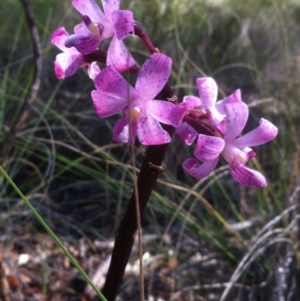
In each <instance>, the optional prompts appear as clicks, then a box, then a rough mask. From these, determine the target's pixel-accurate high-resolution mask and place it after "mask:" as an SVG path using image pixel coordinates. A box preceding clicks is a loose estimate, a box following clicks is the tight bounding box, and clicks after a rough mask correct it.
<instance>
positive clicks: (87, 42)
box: [65, 32, 100, 54]
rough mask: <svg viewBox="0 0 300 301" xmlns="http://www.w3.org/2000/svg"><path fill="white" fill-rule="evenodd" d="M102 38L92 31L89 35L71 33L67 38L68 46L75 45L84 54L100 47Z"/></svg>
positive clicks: (66, 43) (66, 44)
mask: <svg viewBox="0 0 300 301" xmlns="http://www.w3.org/2000/svg"><path fill="white" fill-rule="evenodd" d="M99 42H100V39H99V38H98V37H96V36H95V35H94V34H93V33H92V32H90V33H89V34H88V35H85V36H84V35H76V34H74V35H71V36H69V38H68V39H66V42H65V46H66V47H75V48H76V49H77V50H78V51H79V52H80V53H82V54H89V53H91V52H92V51H94V50H96V49H98V46H99Z"/></svg>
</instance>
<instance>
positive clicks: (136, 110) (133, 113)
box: [129, 107, 141, 119]
mask: <svg viewBox="0 0 300 301" xmlns="http://www.w3.org/2000/svg"><path fill="white" fill-rule="evenodd" d="M140 112H141V110H140V109H139V108H138V107H134V108H132V109H131V110H130V112H129V117H130V118H131V119H138V118H139V116H140Z"/></svg>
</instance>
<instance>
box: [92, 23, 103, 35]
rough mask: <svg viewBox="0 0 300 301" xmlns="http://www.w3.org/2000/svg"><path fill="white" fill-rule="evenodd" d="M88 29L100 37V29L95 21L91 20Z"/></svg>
mask: <svg viewBox="0 0 300 301" xmlns="http://www.w3.org/2000/svg"><path fill="white" fill-rule="evenodd" d="M89 30H90V31H91V32H92V33H93V34H94V35H95V36H96V37H98V38H100V36H101V34H100V30H99V27H98V25H97V23H96V22H92V24H91V25H90V26H89Z"/></svg>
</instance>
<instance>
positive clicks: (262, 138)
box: [183, 102, 278, 188]
mask: <svg viewBox="0 0 300 301" xmlns="http://www.w3.org/2000/svg"><path fill="white" fill-rule="evenodd" d="M224 112H225V114H226V132H225V136H224V140H223V142H222V139H221V138H219V137H208V136H205V135H199V138H198V140H197V143H196V147H195V152H194V155H195V157H196V158H197V159H198V160H200V161H202V162H203V163H202V164H200V162H199V161H198V160H197V159H195V158H190V159H187V160H185V161H184V164H183V167H184V169H185V170H186V171H187V172H188V173H189V174H190V175H192V176H194V177H195V178H198V179H201V178H204V177H206V176H208V175H209V174H210V173H211V172H212V171H213V170H214V168H215V167H216V165H217V163H218V160H219V154H220V152H221V154H222V156H223V157H224V158H225V160H226V161H227V162H228V163H229V166H230V173H231V175H232V177H233V178H234V179H235V180H236V181H237V182H238V183H241V184H243V185H245V186H248V187H254V188H260V187H265V186H266V185H267V182H266V179H265V177H264V176H263V175H262V174H261V173H260V172H258V171H256V170H253V169H250V168H248V167H246V166H245V164H246V163H247V161H248V160H250V159H251V158H253V157H254V156H255V152H254V151H253V150H252V149H251V147H253V146H257V145H262V144H264V143H266V142H268V141H271V140H272V139H274V138H275V137H276V135H277V133H278V129H277V127H276V126H274V125H273V124H272V123H271V122H269V121H267V120H265V119H261V120H260V124H259V126H258V127H257V128H256V129H254V130H252V131H251V132H249V133H247V134H246V135H244V136H241V137H239V138H237V136H238V135H239V134H240V133H241V131H242V130H243V128H244V126H245V124H246V122H247V119H248V107H247V105H246V104H245V103H243V102H235V103H228V104H225V106H224Z"/></svg>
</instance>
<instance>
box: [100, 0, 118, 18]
mask: <svg viewBox="0 0 300 301" xmlns="http://www.w3.org/2000/svg"><path fill="white" fill-rule="evenodd" d="M102 4H103V9H104V12H105V16H106V17H107V18H109V19H110V18H111V14H112V13H113V12H114V11H115V10H119V7H120V0H102Z"/></svg>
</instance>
